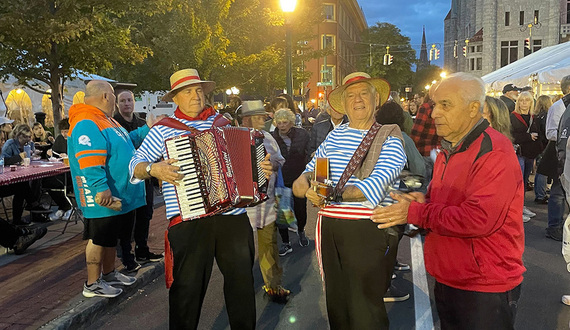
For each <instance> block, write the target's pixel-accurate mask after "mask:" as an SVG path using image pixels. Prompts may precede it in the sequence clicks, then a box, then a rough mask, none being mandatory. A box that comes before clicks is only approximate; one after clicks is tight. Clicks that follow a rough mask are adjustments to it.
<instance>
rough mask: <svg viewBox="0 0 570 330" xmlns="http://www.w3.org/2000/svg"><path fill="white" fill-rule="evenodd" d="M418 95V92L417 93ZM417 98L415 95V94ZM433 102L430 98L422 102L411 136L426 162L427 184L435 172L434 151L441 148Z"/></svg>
mask: <svg viewBox="0 0 570 330" xmlns="http://www.w3.org/2000/svg"><path fill="white" fill-rule="evenodd" d="M416 95H417V94H416ZM414 98H415V96H414ZM432 111H433V102H432V101H431V100H428V101H427V102H425V103H424V104H422V105H421V106H420V107H419V109H418V112H417V114H416V119H415V120H414V125H413V126H412V131H411V133H410V137H411V138H412V140H414V143H415V144H416V147H417V148H418V151H419V152H420V154H421V155H422V156H424V160H425V162H426V180H425V181H426V184H429V182H430V181H431V176H432V172H433V159H432V157H431V154H432V153H435V150H436V149H437V148H439V145H440V141H441V137H439V136H438V135H437V133H436V128H435V123H434V119H433V118H432V115H431V114H432Z"/></svg>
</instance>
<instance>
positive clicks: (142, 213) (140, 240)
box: [119, 180, 154, 265]
mask: <svg viewBox="0 0 570 330" xmlns="http://www.w3.org/2000/svg"><path fill="white" fill-rule="evenodd" d="M145 189H146V205H144V206H141V207H139V208H138V209H136V210H135V216H134V217H133V218H132V219H131V221H129V222H126V223H125V225H124V226H123V227H122V228H121V233H120V235H119V246H120V247H121V260H122V261H123V264H124V265H126V264H127V263H129V262H132V261H133V260H135V255H136V256H139V257H145V256H146V255H147V254H148V252H149V249H148V245H147V241H148V230H149V227H150V220H151V219H152V214H153V211H154V189H153V187H152V183H151V180H145ZM133 230H134V235H133ZM133 237H134V239H135V255H133V254H132V252H131V251H132V244H131V242H132V240H133Z"/></svg>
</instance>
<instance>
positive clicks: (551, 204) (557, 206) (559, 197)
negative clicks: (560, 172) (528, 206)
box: [548, 178, 566, 228]
mask: <svg viewBox="0 0 570 330" xmlns="http://www.w3.org/2000/svg"><path fill="white" fill-rule="evenodd" d="M565 208H566V197H565V196H564V189H562V185H561V184H560V179H559V178H554V179H552V187H550V198H549V199H548V228H562V224H563V223H564V210H565Z"/></svg>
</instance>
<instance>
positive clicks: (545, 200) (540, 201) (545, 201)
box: [534, 197, 548, 205]
mask: <svg viewBox="0 0 570 330" xmlns="http://www.w3.org/2000/svg"><path fill="white" fill-rule="evenodd" d="M534 202H535V203H536V204H543V205H546V204H548V197H544V198H535V199H534Z"/></svg>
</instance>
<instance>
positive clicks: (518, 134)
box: [511, 112, 543, 159]
mask: <svg viewBox="0 0 570 330" xmlns="http://www.w3.org/2000/svg"><path fill="white" fill-rule="evenodd" d="M530 118H531V116H530V115H518V114H515V113H514V112H512V113H511V127H512V128H511V131H512V133H513V139H514V141H513V143H514V144H518V145H520V148H521V149H520V155H521V156H523V157H526V158H529V159H535V158H536V156H538V155H540V153H541V152H542V149H543V147H542V142H540V139H537V140H535V141H533V140H532V137H531V135H530V133H537V134H538V133H539V131H540V129H539V128H538V122H537V120H536V119H534V117H532V118H533V119H532V123H531V120H530ZM523 120H524V122H523ZM529 124H530V129H529V127H528V125H529Z"/></svg>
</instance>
